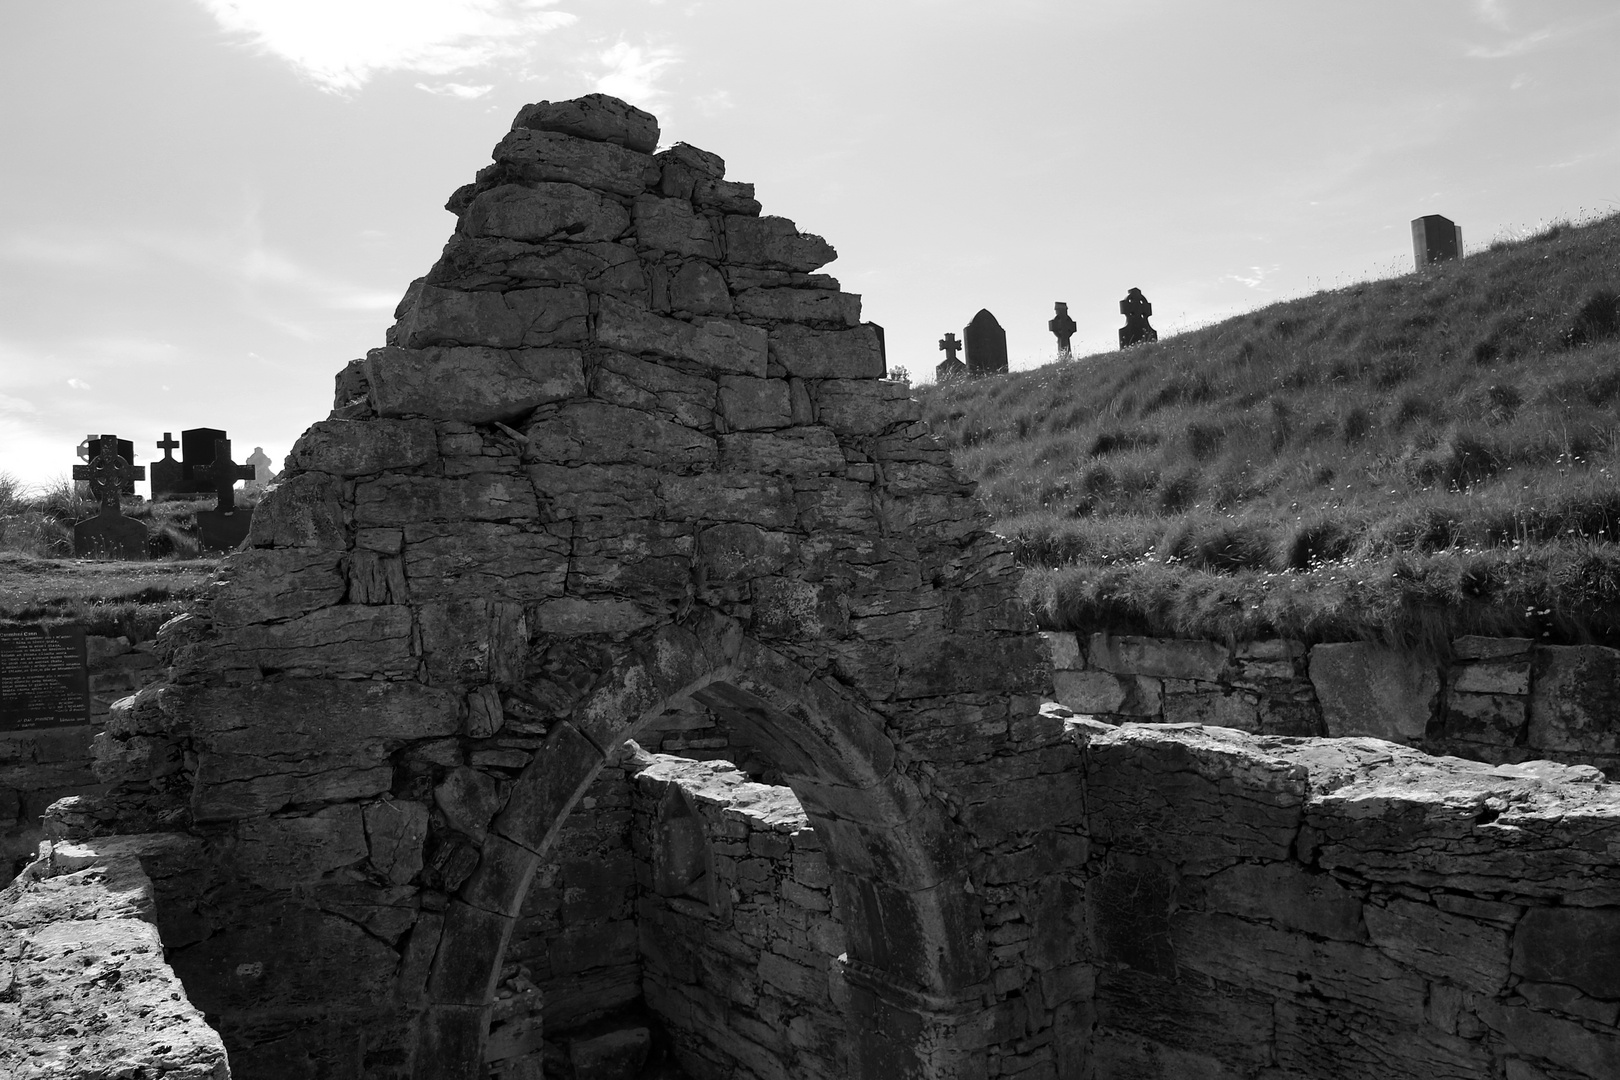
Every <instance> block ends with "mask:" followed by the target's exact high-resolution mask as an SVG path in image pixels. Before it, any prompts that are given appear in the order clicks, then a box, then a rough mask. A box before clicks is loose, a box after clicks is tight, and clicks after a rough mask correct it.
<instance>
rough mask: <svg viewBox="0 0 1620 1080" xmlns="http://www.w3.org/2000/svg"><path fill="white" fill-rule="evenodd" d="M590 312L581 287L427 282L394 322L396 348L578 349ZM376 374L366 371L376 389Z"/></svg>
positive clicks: (584, 342) (584, 333)
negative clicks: (497, 287) (467, 288)
mask: <svg viewBox="0 0 1620 1080" xmlns="http://www.w3.org/2000/svg"><path fill="white" fill-rule="evenodd" d="M589 312H590V305H589V303H588V302H587V301H586V298H585V287H584V286H583V285H558V286H555V287H553V288H547V289H514V290H512V291H510V292H491V291H489V290H480V291H477V292H464V291H462V290H460V289H445V288H441V287H439V286H437V285H428V284H424V285H423V286H422V288H421V290H420V291H419V293H418V295H417V297H416V301H415V303H413V304H412V305H411V306H410V308H409V309H408V310H407V311H406V312H405V315H404V316H403V317H402V318H401V319H400V320H399V322H398V323H396V324H395V327H394V338H393V344H395V345H398V346H400V347H403V348H407V349H426V348H431V347H433V346H450V347H454V346H471V347H485V348H494V349H533V348H541V347H545V346H558V345H563V346H579V345H584V344H587V337H588V333H587V325H586V320H587V318H588V316H589ZM374 376H375V371H374V370H368V371H367V377H368V379H369V380H370V381H371V384H372V385H373V386H374V387H375V385H376V380H375V377H374ZM373 400H374V401H375V400H376V399H375V398H374V399H373ZM379 411H381V410H379ZM385 415H386V414H385ZM452 419H455V418H452Z"/></svg>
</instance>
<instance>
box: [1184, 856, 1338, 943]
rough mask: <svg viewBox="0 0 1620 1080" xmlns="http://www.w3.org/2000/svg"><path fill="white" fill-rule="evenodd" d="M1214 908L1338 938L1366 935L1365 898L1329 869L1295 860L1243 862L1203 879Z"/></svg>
mask: <svg viewBox="0 0 1620 1080" xmlns="http://www.w3.org/2000/svg"><path fill="white" fill-rule="evenodd" d="M1203 887H1204V906H1205V908H1206V909H1207V910H1209V911H1216V912H1225V913H1227V914H1230V915H1239V916H1242V917H1243V918H1246V919H1267V920H1269V921H1271V922H1273V923H1275V924H1276V925H1278V926H1279V927H1282V928H1283V929H1287V930H1297V931H1299V932H1301V933H1305V934H1312V935H1315V936H1317V937H1324V938H1332V939H1334V940H1336V941H1366V940H1367V930H1366V927H1365V926H1363V925H1362V919H1361V908H1362V905H1361V901H1360V900H1358V899H1357V898H1356V897H1355V895H1354V894H1353V893H1351V892H1350V891H1349V890H1348V889H1346V888H1345V887H1344V886H1343V885H1340V884H1339V883H1338V881H1336V880H1335V879H1334V878H1332V877H1330V876H1328V875H1327V874H1312V873H1309V872H1307V871H1306V870H1305V869H1304V868H1302V867H1300V866H1298V865H1297V864H1294V863H1291V862H1290V863H1284V862H1268V863H1239V864H1238V865H1236V866H1233V867H1230V868H1229V869H1226V870H1222V871H1220V872H1219V873H1216V874H1212V875H1211V876H1210V877H1208V878H1206V879H1205V880H1204V882H1203Z"/></svg>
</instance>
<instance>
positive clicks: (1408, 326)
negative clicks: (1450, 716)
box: [918, 217, 1620, 644]
mask: <svg viewBox="0 0 1620 1080" xmlns="http://www.w3.org/2000/svg"><path fill="white" fill-rule="evenodd" d="M918 398H919V399H920V400H921V402H922V404H923V410H924V416H925V419H926V420H927V421H928V422H929V423H930V425H931V426H932V427H933V429H934V431H935V433H936V434H937V435H938V436H939V437H940V438H941V440H942V441H943V442H944V443H945V444H946V445H947V446H948V447H950V448H951V449H952V451H953V452H954V454H955V456H956V460H957V463H958V465H959V466H960V467H961V468H962V469H963V471H964V472H965V473H967V475H968V476H970V477H972V478H974V479H976V480H977V481H978V482H979V494H980V497H981V498H982V499H983V500H984V502H985V503H986V505H987V506H988V508H989V509H990V511H991V513H992V514H993V515H995V516H996V517H997V519H998V524H997V526H996V528H997V531H998V532H1001V533H1002V534H1004V535H1006V536H1007V537H1009V538H1010V539H1011V541H1012V543H1013V546H1014V549H1015V551H1016V552H1017V555H1018V557H1019V559H1020V560H1021V561H1022V562H1023V563H1024V564H1025V565H1026V566H1028V567H1030V568H1031V571H1032V573H1031V575H1030V579H1029V586H1028V587H1029V589H1030V590H1031V591H1030V598H1031V600H1032V602H1034V603H1035V604H1036V606H1037V610H1038V611H1040V613H1041V618H1042V620H1043V623H1044V625H1046V626H1047V627H1049V628H1054V629H1057V628H1063V629H1071V628H1072V629H1078V628H1082V627H1084V628H1094V629H1095V628H1124V627H1133V628H1135V629H1138V630H1144V631H1148V630H1151V632H1153V633H1160V634H1187V635H1192V636H1203V637H1212V638H1216V639H1222V638H1228V637H1243V636H1252V635H1254V634H1256V633H1287V634H1290V635H1293V636H1298V637H1303V638H1305V639H1307V640H1324V639H1329V638H1335V639H1352V638H1366V639H1381V640H1389V641H1407V642H1411V641H1435V640H1439V637H1438V636H1437V635H1440V632H1441V630H1442V629H1444V630H1446V631H1447V632H1448V633H1450V632H1456V633H1512V634H1520V633H1523V634H1528V635H1531V636H1536V637H1543V638H1547V639H1550V640H1559V641H1589V640H1601V641H1605V642H1608V643H1612V644H1620V616H1617V614H1616V604H1617V603H1620V597H1617V596H1616V595H1615V591H1614V589H1613V588H1612V585H1613V581H1614V580H1615V577H1614V563H1615V561H1616V560H1617V559H1620V555H1617V554H1616V552H1617V551H1620V217H1609V218H1605V219H1601V220H1597V221H1594V222H1592V223H1590V224H1586V225H1579V226H1577V225H1570V224H1567V223H1560V224H1559V225H1558V226H1557V227H1556V228H1549V229H1547V230H1544V231H1543V232H1541V233H1539V234H1538V235H1536V236H1533V237H1530V238H1529V239H1526V240H1523V241H1517V242H1501V243H1496V244H1493V245H1491V248H1490V250H1488V251H1486V252H1483V253H1481V254H1478V255H1475V256H1472V257H1470V258H1468V259H1466V260H1463V261H1460V262H1453V263H1442V264H1438V265H1436V266H1433V267H1429V268H1426V269H1424V270H1422V271H1420V272H1417V273H1413V274H1408V275H1405V276H1403V277H1400V278H1394V279H1390V280H1385V281H1377V282H1364V283H1360V284H1356V285H1352V286H1349V287H1348V288H1343V289H1338V290H1335V291H1332V292H1325V293H1319V294H1316V295H1314V296H1309V297H1304V298H1302V299H1298V300H1292V301H1288V302H1285V303H1280V304H1275V305H1272V306H1271V307H1268V308H1265V309H1263V310H1260V311H1256V312H1252V313H1249V314H1246V315H1242V316H1239V317H1237V318H1234V319H1230V320H1228V321H1226V322H1223V323H1220V324H1217V325H1214V326H1210V327H1206V328H1204V329H1201V330H1198V331H1193V332H1189V333H1185V334H1181V335H1177V336H1174V337H1171V338H1166V339H1162V340H1160V341H1158V342H1157V343H1153V344H1147V345H1143V346H1139V347H1137V348H1133V349H1130V350H1128V351H1123V352H1111V353H1106V354H1100V355H1097V356H1091V357H1086V358H1083V359H1078V360H1073V361H1064V362H1058V363H1055V364H1051V365H1048V366H1046V367H1043V368H1040V369H1037V370H1034V371H1027V372H1018V373H1013V374H1010V375H1006V376H999V377H995V378H990V379H981V380H964V381H961V382H956V383H950V384H946V385H943V386H939V385H935V386H923V387H919V388H918ZM1543 611H1545V612H1548V614H1546V615H1541V614H1536V613H1538V612H1543ZM1527 613H1529V614H1527ZM1440 636H1443V635H1440Z"/></svg>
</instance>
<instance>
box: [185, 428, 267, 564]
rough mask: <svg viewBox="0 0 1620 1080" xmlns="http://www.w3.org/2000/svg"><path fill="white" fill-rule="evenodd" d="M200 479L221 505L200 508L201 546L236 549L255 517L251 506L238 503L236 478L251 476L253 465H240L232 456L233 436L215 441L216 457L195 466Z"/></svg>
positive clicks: (198, 515)
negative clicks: (205, 508)
mask: <svg viewBox="0 0 1620 1080" xmlns="http://www.w3.org/2000/svg"><path fill="white" fill-rule="evenodd" d="M195 475H196V476H197V479H199V480H201V481H202V482H203V483H205V484H208V485H209V486H210V487H212V488H213V489H214V491H215V493H216V494H217V495H218V496H219V505H218V506H216V507H214V509H212V510H199V511H198V512H197V532H198V534H199V536H200V537H201V539H202V546H203V547H205V548H208V549H209V550H210V551H231V550H234V549H235V548H236V547H237V546H238V545H240V544H241V543H242V541H243V540H246V539H247V534H248V526H249V525H250V524H251V523H252V521H253V508H252V507H251V506H247V507H240V508H239V507H238V506H237V505H236V482H237V481H238V480H252V479H253V475H254V469H253V466H252V465H238V464H237V463H236V462H234V461H232V460H231V440H229V439H216V440H215V441H214V459H213V460H212V461H210V462H209V463H208V464H207V465H200V466H198V467H197V469H196V473H195Z"/></svg>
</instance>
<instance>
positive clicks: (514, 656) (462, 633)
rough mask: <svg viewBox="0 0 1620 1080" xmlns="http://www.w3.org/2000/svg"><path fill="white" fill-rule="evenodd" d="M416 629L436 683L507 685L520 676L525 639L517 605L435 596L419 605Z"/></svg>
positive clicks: (521, 610)
mask: <svg viewBox="0 0 1620 1080" xmlns="http://www.w3.org/2000/svg"><path fill="white" fill-rule="evenodd" d="M417 632H418V634H419V636H420V641H421V648H422V658H423V662H424V664H425V665H426V667H427V670H428V674H429V675H430V676H431V678H432V679H433V681H434V682H435V683H437V684H438V685H441V686H452V685H455V686H463V687H465V686H477V685H480V684H482V683H486V682H492V683H494V684H495V685H496V686H499V687H510V686H512V685H514V684H515V683H516V682H517V681H519V680H520V679H521V678H522V676H523V665H524V660H525V658H526V656H527V653H528V642H529V637H528V626H527V621H526V618H525V614H524V608H523V605H521V604H516V603H511V602H508V601H499V600H484V599H481V598H478V597H467V596H464V597H461V598H454V599H447V600H434V601H432V602H430V603H424V604H421V605H419V606H418V607H417Z"/></svg>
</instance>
